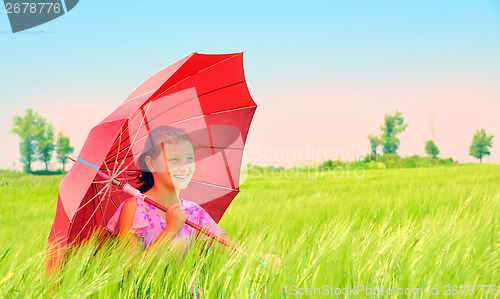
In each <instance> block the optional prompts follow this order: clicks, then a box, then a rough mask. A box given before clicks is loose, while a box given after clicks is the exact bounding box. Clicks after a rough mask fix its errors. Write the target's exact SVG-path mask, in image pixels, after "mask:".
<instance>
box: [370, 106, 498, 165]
mask: <svg viewBox="0 0 500 299" xmlns="http://www.w3.org/2000/svg"><path fill="white" fill-rule="evenodd" d="M407 127H408V124H405V121H404V117H403V115H402V114H401V112H398V111H396V113H395V114H394V115H391V114H388V113H386V114H385V117H384V124H383V125H381V126H380V130H381V131H382V133H381V134H380V136H374V135H372V134H370V135H369V136H368V140H369V141H370V147H371V153H372V154H373V155H378V154H377V148H378V147H379V146H382V153H383V154H397V150H398V148H399V145H400V142H399V138H398V137H397V135H398V134H399V133H402V132H403V131H405V130H406V128H407ZM432 129H433V128H432ZM492 139H493V135H488V134H486V131H485V130H484V129H480V130H477V132H476V133H475V134H474V135H473V136H472V142H471V144H470V146H469V155H470V156H473V157H475V158H477V159H479V161H480V163H483V157H485V156H489V155H490V148H491V147H492V146H493V142H492ZM424 149H425V153H426V155H428V156H429V157H433V158H434V159H435V158H436V157H437V156H438V155H439V149H438V147H437V146H436V144H435V143H434V140H432V139H431V140H427V141H426V143H425V147H424Z"/></svg>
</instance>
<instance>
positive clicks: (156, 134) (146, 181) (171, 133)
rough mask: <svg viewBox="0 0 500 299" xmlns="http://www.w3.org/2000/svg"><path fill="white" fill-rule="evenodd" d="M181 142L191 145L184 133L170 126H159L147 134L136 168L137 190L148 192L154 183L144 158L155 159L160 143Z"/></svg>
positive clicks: (159, 149) (189, 139) (158, 152)
mask: <svg viewBox="0 0 500 299" xmlns="http://www.w3.org/2000/svg"><path fill="white" fill-rule="evenodd" d="M181 140H186V141H189V142H190V143H191V145H193V141H192V140H191V138H189V136H188V135H187V134H186V132H185V131H184V130H182V129H178V128H174V127H170V126H160V127H157V128H154V129H153V130H152V131H151V132H150V133H149V134H148V138H147V140H146V144H145V145H144V150H143V151H142V153H141V155H140V156H139V161H138V164H139V165H138V166H139V174H138V176H137V179H138V181H139V184H140V186H139V187H138V188H137V190H139V191H140V192H141V193H144V192H146V191H148V190H149V189H151V188H153V186H154V184H155V181H154V178H153V174H152V173H151V171H150V170H149V168H148V166H147V164H146V156H150V157H157V156H158V155H159V154H160V152H161V143H163V142H167V143H178V142H179V141H181Z"/></svg>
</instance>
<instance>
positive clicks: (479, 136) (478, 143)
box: [469, 129, 493, 163]
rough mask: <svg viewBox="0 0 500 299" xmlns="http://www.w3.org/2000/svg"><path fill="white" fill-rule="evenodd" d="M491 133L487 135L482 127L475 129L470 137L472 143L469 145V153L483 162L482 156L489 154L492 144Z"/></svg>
mask: <svg viewBox="0 0 500 299" xmlns="http://www.w3.org/2000/svg"><path fill="white" fill-rule="evenodd" d="M492 139H493V135H489V136H488V135H487V134H486V131H485V130H484V129H481V131H480V130H477V132H476V133H475V134H474V136H473V137H472V143H471V144H470V147H469V155H471V156H473V157H475V158H477V159H479V162H480V163H483V157H484V156H489V155H490V149H489V148H491V147H492V146H493V142H492Z"/></svg>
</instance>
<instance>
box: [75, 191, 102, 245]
mask: <svg viewBox="0 0 500 299" xmlns="http://www.w3.org/2000/svg"><path fill="white" fill-rule="evenodd" d="M108 187H109V185H107V186H105V187H104V188H102V189H101V190H100V191H99V192H98V193H97V194H96V195H94V196H93V197H92V198H91V199H90V200H89V201H87V202H86V203H85V204H84V205H83V206H86V205H87V204H88V203H89V202H90V201H93V200H94V198H95V197H96V196H98V195H99V193H101V192H102V191H103V190H105V189H106V188H108ZM81 208H82V207H80V208H78V210H76V212H78V211H79V210H81ZM76 212H75V214H74V215H76ZM73 217H74V216H73ZM73 220H74V219H71V227H70V228H69V231H68V236H71V231H72V230H73V226H74V224H75V221H73Z"/></svg>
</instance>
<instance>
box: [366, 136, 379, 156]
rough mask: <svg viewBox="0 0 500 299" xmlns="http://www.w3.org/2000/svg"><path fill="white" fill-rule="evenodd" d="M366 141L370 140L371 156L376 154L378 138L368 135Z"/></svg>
mask: <svg viewBox="0 0 500 299" xmlns="http://www.w3.org/2000/svg"><path fill="white" fill-rule="evenodd" d="M368 140H370V147H371V148H372V154H374V155H376V154H377V147H378V146H379V145H380V139H379V137H378V136H373V135H371V134H370V135H369V136H368Z"/></svg>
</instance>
